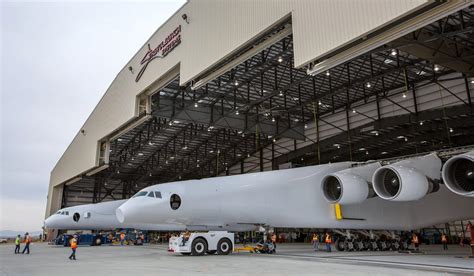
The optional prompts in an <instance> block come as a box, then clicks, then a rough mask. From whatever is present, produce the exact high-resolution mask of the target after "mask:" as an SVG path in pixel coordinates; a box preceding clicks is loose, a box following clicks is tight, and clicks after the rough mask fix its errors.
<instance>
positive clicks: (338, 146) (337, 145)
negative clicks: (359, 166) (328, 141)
mask: <svg viewBox="0 0 474 276" xmlns="http://www.w3.org/2000/svg"><path fill="white" fill-rule="evenodd" d="M333 146H334V147H336V148H338V149H340V148H341V145H339V144H334V145H333Z"/></svg>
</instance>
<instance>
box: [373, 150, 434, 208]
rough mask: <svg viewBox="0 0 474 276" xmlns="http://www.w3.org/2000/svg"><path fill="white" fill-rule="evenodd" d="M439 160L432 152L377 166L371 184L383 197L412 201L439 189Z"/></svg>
mask: <svg viewBox="0 0 474 276" xmlns="http://www.w3.org/2000/svg"><path fill="white" fill-rule="evenodd" d="M440 171H441V160H440V159H439V157H438V156H436V154H434V153H432V154H429V155H425V156H420V157H413V158H408V159H404V160H402V161H398V162H395V163H393V164H389V165H386V166H383V167H381V168H378V169H377V170H376V171H375V173H374V175H373V177H372V184H373V187H374V190H375V193H377V195H378V196H379V197H381V198H383V199H386V200H393V201H413V200H419V199H421V198H423V197H424V196H425V195H427V194H429V193H432V192H436V191H437V190H438V189H439V184H438V183H437V181H438V180H439V179H440Z"/></svg>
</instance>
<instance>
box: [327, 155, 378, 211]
mask: <svg viewBox="0 0 474 276" xmlns="http://www.w3.org/2000/svg"><path fill="white" fill-rule="evenodd" d="M380 167H381V165H380V163H379V162H376V163H372V164H369V165H364V166H360V167H354V168H349V169H345V170H342V171H338V172H335V173H331V174H328V175H326V176H325V177H324V178H323V180H322V182H321V183H322V185H321V188H322V190H323V194H324V197H325V198H326V200H327V201H329V202H330V203H339V204H355V203H361V202H362V201H364V200H366V199H367V198H371V197H373V196H375V193H374V191H373V189H372V185H371V184H370V183H369V182H370V181H371V179H372V175H373V173H374V172H375V170H376V169H378V168H380Z"/></svg>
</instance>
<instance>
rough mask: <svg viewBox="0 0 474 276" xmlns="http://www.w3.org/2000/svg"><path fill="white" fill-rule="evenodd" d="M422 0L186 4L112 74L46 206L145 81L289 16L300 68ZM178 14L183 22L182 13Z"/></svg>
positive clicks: (129, 113) (92, 161)
mask: <svg viewBox="0 0 474 276" xmlns="http://www.w3.org/2000/svg"><path fill="white" fill-rule="evenodd" d="M427 3H429V1H422V0H403V1H395V0H364V1H357V2H355V1H354V2H350V1H342V0H337V1H329V0H327V1H311V0H301V1H291V0H282V1H275V2H272V3H271V5H269V4H268V1H263V0H259V1H238V0H229V1H213V0H202V1H193V0H191V1H189V2H187V3H186V4H185V5H183V7H182V8H181V9H180V10H178V11H177V12H176V13H175V14H174V15H173V16H171V17H170V19H169V20H168V21H167V22H165V23H164V24H163V25H162V26H161V27H160V28H159V29H158V30H157V31H156V32H155V33H154V34H153V35H152V37H151V38H150V39H149V40H148V41H147V42H146V43H145V44H144V46H143V47H142V48H141V49H140V50H139V51H138V52H137V54H136V55H135V56H134V57H133V58H132V59H131V60H130V62H128V63H127V64H126V65H125V66H124V68H123V69H122V70H121V71H120V72H119V73H118V75H117V77H116V78H115V79H114V80H113V82H112V83H111V85H110V87H109V88H108V89H107V91H106V93H105V95H104V96H103V97H102V99H101V100H100V102H99V103H98V105H97V106H96V107H95V109H94V110H93V112H92V114H91V115H90V116H89V118H88V119H87V120H86V122H85V123H84V125H83V127H82V128H81V129H80V130H78V133H77V134H76V136H75V137H74V139H73V141H72V142H71V144H70V145H69V147H68V148H67V149H66V151H65V153H64V154H63V156H62V157H61V158H60V160H59V161H58V163H57V164H56V166H55V167H54V169H53V170H52V172H51V178H50V188H49V193H48V197H49V199H48V206H47V213H48V212H50V211H51V210H52V209H56V208H58V206H51V202H52V200H51V196H52V194H53V187H55V186H57V185H59V184H62V183H64V182H65V181H67V180H70V179H72V178H74V177H76V176H77V175H80V174H81V173H84V172H86V171H88V170H90V169H92V168H94V167H95V166H97V152H98V141H100V140H101V139H104V138H107V136H109V135H110V134H111V133H113V132H114V131H116V130H117V129H119V128H120V127H123V126H125V125H126V124H127V123H128V122H130V121H131V120H133V119H134V118H135V117H136V116H137V112H136V98H137V95H139V94H140V93H143V92H144V91H146V89H149V88H150V87H151V86H153V87H158V86H160V85H162V84H164V82H165V80H163V79H160V78H161V77H162V76H163V75H165V74H166V73H167V72H170V70H173V69H174V70H177V71H178V72H179V74H180V82H181V84H184V83H187V82H189V81H190V80H192V79H193V78H195V77H196V76H198V75H199V74H200V73H201V72H203V71H204V70H205V69H206V68H209V67H210V66H211V65H213V64H216V63H217V62H218V61H220V60H222V59H223V58H225V57H226V56H228V55H230V54H232V52H233V51H235V50H236V49H238V48H239V47H240V46H242V45H244V44H245V43H246V42H247V41H249V40H251V39H252V38H254V37H256V36H257V35H258V34H261V33H262V32H264V31H266V30H267V29H268V28H269V27H271V26H272V25H273V24H274V23H275V22H277V21H278V20H280V19H282V18H284V17H285V16H289V15H291V16H292V22H293V35H294V45H295V52H294V55H295V64H296V66H301V65H303V64H305V63H307V62H309V61H311V60H312V59H314V58H316V57H319V56H321V55H323V54H324V53H326V52H328V51H330V50H331V49H333V48H334V47H337V46H340V45H343V44H345V43H347V42H350V41H352V40H354V39H356V38H359V37H361V36H363V35H364V34H367V33H369V32H371V31H373V30H374V29H376V28H379V27H380V26H382V25H384V24H386V23H387V22H390V21H393V20H395V19H396V18H398V17H400V16H402V15H405V14H408V13H413V12H414V11H416V10H417V9H419V8H421V7H423V6H424V5H425V4H427ZM184 13H186V14H187V15H188V18H189V24H187V23H186V22H184V20H183V19H182V17H181V16H182V14H184ZM178 26H181V44H180V45H178V46H177V47H176V48H175V49H174V50H173V51H171V52H170V53H169V54H168V55H167V56H166V57H165V58H159V59H156V60H154V61H151V62H150V63H149V64H148V67H147V68H146V70H145V71H144V74H143V76H142V77H141V79H140V80H139V81H138V82H136V81H135V78H136V77H137V74H138V72H139V71H140V69H141V67H142V66H141V65H140V61H142V59H143V57H144V56H145V55H146V53H147V51H148V49H149V48H148V44H149V45H150V48H151V49H153V48H155V47H156V46H157V45H159V43H160V42H161V41H163V40H164V39H165V38H166V37H167V36H168V35H169V34H170V33H172V32H173V31H174V30H176V28H177V27H178ZM328 30H331V31H328ZM130 68H131V70H130ZM81 130H83V131H81ZM55 194H58V193H55ZM59 194H60V193H59Z"/></svg>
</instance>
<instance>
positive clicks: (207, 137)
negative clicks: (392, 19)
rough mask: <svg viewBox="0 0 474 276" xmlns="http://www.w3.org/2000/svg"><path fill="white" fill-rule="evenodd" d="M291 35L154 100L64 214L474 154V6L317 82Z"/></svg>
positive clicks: (260, 44) (66, 192)
mask: <svg viewBox="0 0 474 276" xmlns="http://www.w3.org/2000/svg"><path fill="white" fill-rule="evenodd" d="M291 27H292V21H291V17H288V18H286V19H285V20H283V21H281V22H279V24H276V25H275V26H273V27H272V28H271V29H270V30H268V31H267V32H266V33H265V34H264V35H261V36H259V37H257V38H255V39H254V40H252V41H250V42H249V43H248V44H247V45H245V46H244V47H242V48H241V49H239V50H238V51H237V52H235V53H234V54H233V55H231V56H228V57H227V58H226V59H225V60H222V61H221V62H219V63H218V64H217V65H216V66H214V67H212V68H210V69H209V70H207V71H206V72H204V73H202V74H201V75H200V76H199V77H198V78H196V79H195V80H194V81H192V82H191V83H189V84H188V85H186V86H180V85H179V75H176V76H175V78H174V79H173V80H172V81H171V82H169V83H168V84H167V85H165V86H163V87H161V88H159V89H157V90H154V91H146V92H145V93H143V95H142V96H141V97H140V99H139V100H138V107H137V108H138V109H139V110H140V117H141V118H143V120H142V121H140V123H139V124H136V125H133V127H130V128H128V129H127V130H126V131H122V132H120V133H118V134H117V135H115V136H114V137H113V138H112V139H108V140H104V141H101V142H100V143H99V144H100V146H99V152H100V153H99V164H100V165H102V167H101V170H96V171H94V172H89V173H87V174H84V175H82V176H81V177H80V178H79V179H78V180H76V181H75V182H73V183H70V184H65V185H64V189H63V196H62V204H61V205H62V207H68V206H74V205H79V204H87V203H97V202H102V201H109V200H117V199H126V198H129V197H131V196H132V195H133V194H135V193H136V192H137V191H139V190H140V189H142V188H144V187H146V186H149V185H154V184H158V183H164V182H171V181H179V180H188V179H200V178H206V177H214V176H220V175H221V176H223V175H233V174H241V173H250V172H259V171H267V170H275V169H284V168H288V167H296V166H308V165H315V164H324V163H328V162H339V161H347V160H351V161H367V160H374V159H390V158H398V157H400V156H406V155H412V154H418V153H423V152H429V151H437V150H444V149H454V150H456V149H458V148H462V147H466V146H469V145H472V144H474V113H473V110H474V109H473V103H472V101H473V94H474V91H473V88H474V34H473V30H474V7H473V6H470V7H467V8H464V9H463V10H461V11H458V12H456V13H453V14H451V15H449V16H447V17H445V18H442V19H441V20H438V21H436V22H434V23H432V24H429V25H427V26H424V27H422V28H420V29H418V30H416V31H414V32H411V33H409V34H408V35H405V36H403V37H401V38H398V39H396V40H394V41H391V42H389V43H387V44H385V45H383V46H381V47H377V48H375V49H373V50H371V51H369V52H366V53H364V54H362V55H359V56H357V57H356V58H353V59H351V60H348V61H346V62H344V63H342V64H339V65H337V66H335V67H333V68H331V69H329V70H326V71H324V72H319V73H317V74H315V75H313V74H308V72H310V70H308V69H310V68H311V65H310V66H308V68H295V66H294V63H293V61H294V59H293V50H294V49H293V37H292V32H291ZM310 73H311V72H310Z"/></svg>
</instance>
